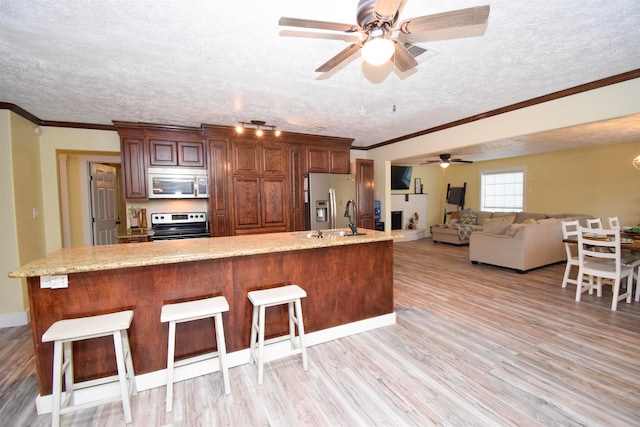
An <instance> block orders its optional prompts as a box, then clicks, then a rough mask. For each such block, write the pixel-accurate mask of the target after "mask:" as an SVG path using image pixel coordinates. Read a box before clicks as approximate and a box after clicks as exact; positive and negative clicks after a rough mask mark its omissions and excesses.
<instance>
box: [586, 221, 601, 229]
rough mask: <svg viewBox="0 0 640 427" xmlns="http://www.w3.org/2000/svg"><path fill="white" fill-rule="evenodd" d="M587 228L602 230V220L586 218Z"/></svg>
mask: <svg viewBox="0 0 640 427" xmlns="http://www.w3.org/2000/svg"><path fill="white" fill-rule="evenodd" d="M587 227H589V228H590V229H592V230H593V229H599V228H602V220H601V219H600V218H587Z"/></svg>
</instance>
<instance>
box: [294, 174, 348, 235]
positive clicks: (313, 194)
mask: <svg viewBox="0 0 640 427" xmlns="http://www.w3.org/2000/svg"><path fill="white" fill-rule="evenodd" d="M349 200H353V201H355V200H356V177H355V176H354V175H348V174H331V173H310V174H307V175H306V176H305V181H304V201H305V212H306V215H307V219H306V226H307V230H328V229H332V228H346V227H348V226H349V220H348V218H345V216H344V212H345V208H346V205H347V202H348V201H349Z"/></svg>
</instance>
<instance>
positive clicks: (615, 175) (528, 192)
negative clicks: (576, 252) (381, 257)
mask: <svg viewBox="0 0 640 427" xmlns="http://www.w3.org/2000/svg"><path fill="white" fill-rule="evenodd" d="M639 154H640V141H638V142H634V143H626V144H612V145H604V146H600V147H594V148H586V149H580V150H567V151H557V152H554V153H545V154H536V155H532V156H523V157H514V158H510V159H503V160H492V161H487V162H476V163H473V164H468V165H467V164H465V165H463V164H453V165H451V166H450V167H449V168H447V169H444V170H443V169H442V168H440V167H439V166H437V165H433V166H422V167H420V168H419V169H420V170H421V173H422V174H423V176H424V174H425V173H426V175H427V176H428V177H427V178H426V179H427V180H428V181H430V182H432V183H433V186H432V187H431V188H432V191H433V193H432V194H430V195H433V197H430V198H429V200H430V206H429V208H430V215H429V218H430V220H431V222H429V223H428V224H429V225H433V224H437V223H440V222H442V219H443V213H444V208H445V205H444V201H445V194H446V189H447V183H451V185H452V186H454V187H461V186H462V185H463V184H464V183H465V182H466V183H467V197H466V203H465V207H469V208H472V209H479V208H480V173H481V172H482V171H486V170H495V169H508V168H520V167H522V168H524V169H525V187H526V189H525V210H527V211H529V212H541V213H547V214H555V213H579V214H582V213H584V214H590V215H593V216H596V217H601V218H603V219H604V220H605V221H606V218H607V217H609V216H618V217H619V218H620V221H621V222H622V224H623V225H636V224H639V223H640V192H639V191H638V188H639V186H640V170H637V169H635V168H634V167H633V165H632V164H631V161H632V160H633V159H634V158H635V157H636V156H638V155H639ZM423 181H424V179H423Z"/></svg>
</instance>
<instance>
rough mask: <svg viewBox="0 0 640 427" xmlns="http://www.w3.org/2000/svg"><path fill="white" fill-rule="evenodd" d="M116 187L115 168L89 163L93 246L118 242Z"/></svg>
mask: <svg viewBox="0 0 640 427" xmlns="http://www.w3.org/2000/svg"><path fill="white" fill-rule="evenodd" d="M117 191H118V185H117V181H116V168H114V167H112V166H108V165H103V164H100V163H91V218H92V226H93V227H92V228H93V244H94V245H111V244H115V243H117V242H118V239H117V231H118V224H119V223H120V221H119V218H118V198H117Z"/></svg>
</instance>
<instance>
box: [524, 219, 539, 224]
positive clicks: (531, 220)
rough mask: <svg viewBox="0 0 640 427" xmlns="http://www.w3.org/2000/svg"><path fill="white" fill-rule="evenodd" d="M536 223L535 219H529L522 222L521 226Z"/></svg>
mask: <svg viewBox="0 0 640 427" xmlns="http://www.w3.org/2000/svg"><path fill="white" fill-rule="evenodd" d="M537 223H538V221H536V220H535V218H529V219H525V220H524V221H522V224H537Z"/></svg>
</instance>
